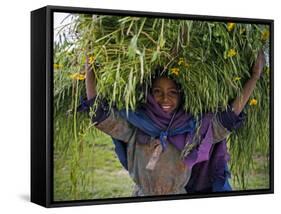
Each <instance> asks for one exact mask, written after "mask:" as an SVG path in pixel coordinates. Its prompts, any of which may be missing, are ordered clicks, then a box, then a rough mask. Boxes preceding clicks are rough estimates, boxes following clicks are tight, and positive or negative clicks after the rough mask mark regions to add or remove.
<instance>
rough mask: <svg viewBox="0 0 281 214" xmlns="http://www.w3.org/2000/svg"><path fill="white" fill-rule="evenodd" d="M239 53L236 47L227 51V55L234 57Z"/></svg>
mask: <svg viewBox="0 0 281 214" xmlns="http://www.w3.org/2000/svg"><path fill="white" fill-rule="evenodd" d="M236 54H237V52H236V51H235V50H234V49H230V50H229V51H228V52H227V57H233V56H235V55H236Z"/></svg>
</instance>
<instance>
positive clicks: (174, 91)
mask: <svg viewBox="0 0 281 214" xmlns="http://www.w3.org/2000/svg"><path fill="white" fill-rule="evenodd" d="M168 93H169V94H170V95H171V96H173V97H174V96H177V95H178V94H179V92H178V91H177V90H171V91H169V92H168Z"/></svg>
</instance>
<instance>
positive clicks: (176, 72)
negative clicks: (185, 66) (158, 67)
mask: <svg viewBox="0 0 281 214" xmlns="http://www.w3.org/2000/svg"><path fill="white" fill-rule="evenodd" d="M179 71H180V69H178V68H171V73H172V74H175V75H176V76H178V75H179Z"/></svg>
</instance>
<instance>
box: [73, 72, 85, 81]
mask: <svg viewBox="0 0 281 214" xmlns="http://www.w3.org/2000/svg"><path fill="white" fill-rule="evenodd" d="M69 77H70V78H71V79H73V80H84V79H85V78H86V76H85V74H80V73H74V74H71V75H70V76H69Z"/></svg>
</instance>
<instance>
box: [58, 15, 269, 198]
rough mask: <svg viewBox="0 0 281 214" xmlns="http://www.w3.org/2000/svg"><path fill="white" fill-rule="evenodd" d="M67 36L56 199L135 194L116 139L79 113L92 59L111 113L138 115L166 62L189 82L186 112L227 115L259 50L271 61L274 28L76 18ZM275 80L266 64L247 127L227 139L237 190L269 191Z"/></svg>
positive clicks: (62, 53)
mask: <svg viewBox="0 0 281 214" xmlns="http://www.w3.org/2000/svg"><path fill="white" fill-rule="evenodd" d="M59 35H60V40H59V42H57V43H55V45H54V111H55V118H54V119H55V142H54V143H55V145H54V146H55V150H54V153H55V155H54V166H55V173H54V174H55V179H54V180H55V185H54V188H55V190H54V192H55V200H74V199H92V198H107V197H120V196H130V194H131V192H132V181H131V180H130V178H129V177H128V175H127V174H126V173H125V172H124V170H122V167H121V165H120V164H119V163H118V161H117V160H116V157H115V154H114V151H113V150H114V148H113V145H112V143H111V142H110V139H109V138H108V137H105V136H104V135H103V134H101V133H100V132H98V131H97V130H96V129H95V128H94V127H93V125H92V124H91V123H90V119H89V118H88V117H87V115H82V114H81V113H77V112H76V109H77V106H78V105H79V103H80V101H79V99H80V97H81V96H85V84H84V82H83V81H82V80H84V79H85V68H84V65H85V60H86V57H88V59H89V63H90V65H91V67H92V68H93V72H95V75H96V77H97V93H98V96H100V97H104V98H105V99H106V100H107V101H108V103H109V104H110V106H115V107H117V108H118V109H121V108H125V109H127V110H129V109H131V110H134V109H136V108H137V106H138V105H139V104H140V103H142V102H145V98H146V96H147V93H148V90H149V88H150V86H151V78H152V76H153V74H154V69H155V68H156V67H157V66H158V65H161V66H163V67H165V68H167V69H168V70H169V72H170V75H171V76H173V78H174V79H177V82H178V83H179V84H181V86H182V89H183V92H184V98H185V100H186V102H185V105H184V108H185V110H187V111H189V112H191V113H193V114H194V115H195V116H199V115H200V114H202V113H203V112H206V111H212V112H217V111H218V109H219V108H221V109H224V108H226V106H227V104H228V103H229V102H230V100H232V99H234V98H235V97H236V96H237V95H239V93H240V91H241V89H242V86H243V83H244V82H245V81H246V80H247V79H248V78H249V76H250V70H251V66H252V64H253V62H254V60H255V58H256V55H257V52H258V51H259V50H260V49H261V48H263V49H264V51H265V52H266V55H267V56H268V47H269V26H268V25H258V24H245V23H227V22H206V21H192V20H185V21H182V20H177V19H152V18H140V17H112V16H95V17H93V16H91V15H75V16H73V17H72V23H71V24H69V25H65V26H62V27H61V29H60V34H59ZM98 65H99V66H98ZM269 80H270V68H269V65H268V64H267V67H266V68H265V71H264V74H263V78H262V79H261V80H259V82H258V84H257V88H256V89H255V91H254V93H253V95H252V97H251V99H250V101H249V105H248V106H247V107H246V108H245V112H246V113H247V119H246V121H245V124H244V126H243V128H242V129H240V130H239V131H237V132H235V133H232V134H231V136H230V138H229V139H228V143H229V144H228V146H229V149H230V154H231V171H232V174H233V184H234V186H235V188H236V189H249V188H263V187H266V186H268V176H267V175H268V155H269V89H270V88H269V87H270V84H269ZM140 89H141V90H140ZM96 104H98V103H96Z"/></svg>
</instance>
